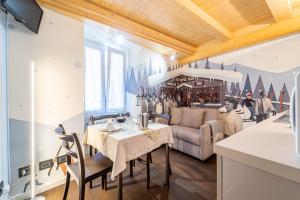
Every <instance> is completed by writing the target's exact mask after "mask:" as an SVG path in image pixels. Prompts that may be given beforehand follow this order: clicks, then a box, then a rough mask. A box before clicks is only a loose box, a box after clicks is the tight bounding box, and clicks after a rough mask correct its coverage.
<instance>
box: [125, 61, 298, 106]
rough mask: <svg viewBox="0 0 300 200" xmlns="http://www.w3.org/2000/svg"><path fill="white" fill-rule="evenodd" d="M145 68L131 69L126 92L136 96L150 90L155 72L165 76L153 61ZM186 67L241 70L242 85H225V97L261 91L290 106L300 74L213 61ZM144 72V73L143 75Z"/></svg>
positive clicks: (273, 99)
mask: <svg viewBox="0 0 300 200" xmlns="http://www.w3.org/2000/svg"><path fill="white" fill-rule="evenodd" d="M142 66H144V67H143V68H142V69H141V68H139V69H138V70H134V69H136V67H134V66H132V67H129V69H128V76H127V77H128V78H127V83H126V90H127V92H128V93H131V94H134V95H137V94H138V91H139V89H138V88H139V87H148V77H149V76H151V75H153V74H156V73H162V68H161V66H158V67H157V66H156V67H155V68H156V69H158V71H157V72H156V71H155V70H154V67H153V66H152V62H151V59H150V60H149V61H148V62H146V63H145V64H143V65H142ZM187 66H188V67H190V68H196V69H206V70H210V69H221V70H231V71H238V72H240V73H242V74H243V79H242V82H239V83H235V82H225V83H224V88H225V94H228V95H232V94H234V95H235V96H237V95H239V94H242V96H243V97H245V96H246V94H247V93H248V92H252V93H253V98H257V97H259V91H260V90H264V91H265V92H267V93H268V96H269V97H272V98H271V100H272V101H275V102H276V101H279V100H280V99H279V97H280V95H281V94H282V93H283V94H284V95H283V102H285V103H289V101H290V92H291V90H292V87H293V85H294V75H295V73H296V72H299V71H300V66H298V67H295V68H294V69H292V70H289V71H285V72H282V73H272V72H267V71H263V70H257V69H254V68H252V67H251V66H244V65H240V64H238V63H234V64H231V65H224V64H223V63H215V62H211V61H209V60H208V59H205V60H200V61H196V62H194V63H189V64H187ZM181 67H182V65H178V64H176V65H173V66H168V67H167V69H166V71H172V70H176V69H178V68H181ZM141 72H143V76H142V73H141ZM228 86H230V88H228ZM253 86H254V87H253ZM153 88H159V85H157V86H154V87H153ZM253 88H254V90H253ZM242 89H243V90H242ZM267 89H268V90H267Z"/></svg>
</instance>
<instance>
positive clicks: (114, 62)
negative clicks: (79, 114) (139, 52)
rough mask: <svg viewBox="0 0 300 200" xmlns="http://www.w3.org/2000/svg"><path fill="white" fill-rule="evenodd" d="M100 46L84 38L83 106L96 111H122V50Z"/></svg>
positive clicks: (124, 61) (123, 67) (123, 82)
mask: <svg viewBox="0 0 300 200" xmlns="http://www.w3.org/2000/svg"><path fill="white" fill-rule="evenodd" d="M104 49H105V48H104V47H103V46H101V45H99V44H95V43H91V42H87V44H86V47H85V64H86V68H85V110H86V111H87V112H97V113H111V112H123V111H125V74H126V53H125V52H123V51H120V50H117V49H113V48H107V51H105V50H104ZM105 60H106V61H107V62H105ZM105 64H106V65H105Z"/></svg>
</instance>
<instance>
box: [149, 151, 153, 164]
mask: <svg viewBox="0 0 300 200" xmlns="http://www.w3.org/2000/svg"><path fill="white" fill-rule="evenodd" d="M149 157H150V163H152V154H151V153H149Z"/></svg>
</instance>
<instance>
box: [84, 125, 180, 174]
mask: <svg viewBox="0 0 300 200" xmlns="http://www.w3.org/2000/svg"><path fill="white" fill-rule="evenodd" d="M104 126H106V125H105V124H98V125H92V126H88V127H87V129H86V132H85V134H84V138H83V144H84V145H86V144H88V145H91V146H93V147H95V148H96V149H98V151H100V152H101V153H102V154H103V155H105V156H107V157H109V158H110V159H111V160H112V161H113V169H112V174H111V178H112V179H114V178H115V176H117V175H118V174H120V173H121V172H122V171H124V170H125V169H126V162H127V161H130V160H133V159H136V158H138V157H140V156H142V155H144V154H146V153H148V152H150V151H152V150H154V149H156V148H158V147H160V146H161V145H162V144H172V143H174V142H173V137H172V131H171V128H170V127H169V126H168V125H163V124H157V123H151V124H149V126H148V128H149V129H150V130H152V131H154V132H156V133H158V134H155V135H154V137H151V134H150V135H149V132H148V134H146V132H145V131H142V130H139V129H138V128H137V126H134V127H131V128H125V130H122V131H119V132H115V133H109V134H108V133H107V132H103V131H102V130H101V129H102V128H103V127H104Z"/></svg>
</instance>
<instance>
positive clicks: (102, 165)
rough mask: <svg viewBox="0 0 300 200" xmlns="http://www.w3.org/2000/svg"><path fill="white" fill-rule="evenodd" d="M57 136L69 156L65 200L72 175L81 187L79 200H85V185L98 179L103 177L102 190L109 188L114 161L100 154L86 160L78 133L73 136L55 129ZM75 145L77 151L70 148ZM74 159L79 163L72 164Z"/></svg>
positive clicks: (64, 199)
mask: <svg viewBox="0 0 300 200" xmlns="http://www.w3.org/2000/svg"><path fill="white" fill-rule="evenodd" d="M55 131H56V133H57V136H58V138H59V139H60V140H62V146H63V148H64V149H65V150H66V156H67V177H66V184H65V190H64V196H63V200H66V199H67V195H68V191H69V185H70V178H71V175H72V176H73V177H74V180H75V181H76V183H77V185H78V187H79V200H84V194H85V184H86V183H88V182H90V183H91V181H93V180H94V179H96V178H98V177H102V188H103V187H104V189H106V188H107V178H106V177H107V174H108V173H109V172H111V170H112V164H113V163H112V161H111V160H110V159H109V158H107V157H105V156H103V155H102V154H100V153H97V154H95V155H94V156H91V157H88V158H84V157H83V153H82V149H81V145H80V142H79V139H78V137H77V134H76V133H72V135H64V134H62V129H59V128H57V129H55ZM69 143H73V144H74V146H75V147H76V149H77V151H76V152H75V151H73V150H71V148H70V144H69ZM72 158H73V159H77V160H78V162H75V163H72Z"/></svg>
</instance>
